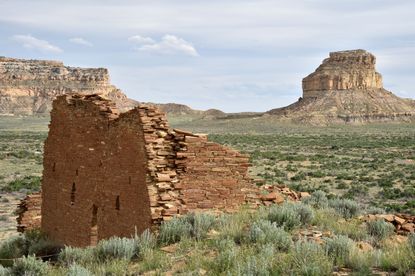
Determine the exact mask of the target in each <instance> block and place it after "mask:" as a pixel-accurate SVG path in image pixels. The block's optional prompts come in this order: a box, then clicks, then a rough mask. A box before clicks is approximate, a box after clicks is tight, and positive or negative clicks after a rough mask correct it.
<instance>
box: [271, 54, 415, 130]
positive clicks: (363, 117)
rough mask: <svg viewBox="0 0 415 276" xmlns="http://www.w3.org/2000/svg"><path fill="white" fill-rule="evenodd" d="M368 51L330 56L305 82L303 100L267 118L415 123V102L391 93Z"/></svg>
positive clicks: (324, 122) (304, 120)
mask: <svg viewBox="0 0 415 276" xmlns="http://www.w3.org/2000/svg"><path fill="white" fill-rule="evenodd" d="M375 64H376V58H375V56H374V55H372V54H371V53H369V52H366V51H365V50H352V51H342V52H334V53H330V57H329V58H327V59H325V60H324V61H323V63H322V64H321V65H320V66H319V67H318V68H317V69H316V71H315V72H314V73H312V74H310V75H309V76H307V77H306V78H304V79H303V97H302V98H300V99H299V100H298V102H296V103H294V104H292V105H289V106H287V107H283V108H277V109H273V110H270V111H268V112H267V115H275V116H278V117H279V119H280V120H283V121H284V120H285V121H289V122H301V123H311V124H330V123H344V122H346V123H367V122H389V121H415V101H414V100H410V99H402V98H399V97H397V96H396V95H394V94H393V93H392V92H389V91H387V90H386V89H384V88H383V85H382V76H381V75H380V74H379V73H378V72H376V70H375Z"/></svg>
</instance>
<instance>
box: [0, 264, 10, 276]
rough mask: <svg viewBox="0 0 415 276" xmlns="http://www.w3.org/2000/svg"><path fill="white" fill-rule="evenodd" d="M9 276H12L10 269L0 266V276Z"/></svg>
mask: <svg viewBox="0 0 415 276" xmlns="http://www.w3.org/2000/svg"><path fill="white" fill-rule="evenodd" d="M9 275H10V271H9V269H7V268H5V267H4V266H2V265H0V276H9Z"/></svg>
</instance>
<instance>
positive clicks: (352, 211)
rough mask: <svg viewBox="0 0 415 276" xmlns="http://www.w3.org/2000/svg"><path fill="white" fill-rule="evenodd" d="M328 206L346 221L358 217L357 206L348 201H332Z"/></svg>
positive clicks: (358, 208)
mask: <svg viewBox="0 0 415 276" xmlns="http://www.w3.org/2000/svg"><path fill="white" fill-rule="evenodd" d="M329 206H330V207H331V208H333V209H334V210H336V212H337V213H339V214H340V215H341V216H342V217H344V218H346V219H348V218H352V217H354V216H356V215H358V214H359V210H360V207H359V204H357V202H356V201H353V200H350V199H332V200H329Z"/></svg>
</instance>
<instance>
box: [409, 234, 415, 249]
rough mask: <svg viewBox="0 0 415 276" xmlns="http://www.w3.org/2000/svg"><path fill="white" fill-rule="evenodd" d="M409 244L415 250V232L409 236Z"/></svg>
mask: <svg viewBox="0 0 415 276" xmlns="http://www.w3.org/2000/svg"><path fill="white" fill-rule="evenodd" d="M408 245H409V248H411V249H412V250H413V251H414V252H415V233H412V234H410V235H409V236H408Z"/></svg>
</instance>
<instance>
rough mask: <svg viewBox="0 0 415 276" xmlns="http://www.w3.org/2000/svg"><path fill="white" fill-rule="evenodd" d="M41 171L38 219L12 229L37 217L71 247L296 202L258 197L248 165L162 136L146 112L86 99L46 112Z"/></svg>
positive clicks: (285, 193) (286, 194)
mask: <svg viewBox="0 0 415 276" xmlns="http://www.w3.org/2000/svg"><path fill="white" fill-rule="evenodd" d="M43 165H44V171H43V180H42V195H41V198H40V196H38V198H37V201H36V202H37V205H36V206H38V205H39V201H41V205H42V208H41V214H39V208H33V210H32V209H30V208H26V207H25V208H21V212H20V213H21V215H20V216H19V218H18V222H19V225H20V226H19V227H20V228H19V229H20V230H21V231H24V230H27V229H31V228H35V227H37V226H39V220H33V218H34V217H36V218H38V217H40V216H41V224H40V226H41V228H42V230H43V231H44V232H45V233H46V234H48V235H49V236H50V237H51V238H52V239H53V240H55V241H57V242H60V243H63V244H68V245H73V246H88V245H93V244H95V243H96V242H97V241H98V240H100V239H104V238H109V237H111V236H127V237H129V236H131V235H133V234H134V233H135V232H142V231H144V230H145V229H148V228H154V227H156V226H157V225H159V224H160V223H162V222H163V221H168V220H170V219H171V218H172V217H173V216H177V215H183V214H186V213H188V212H198V211H204V210H210V211H220V212H223V211H226V212H233V211H236V210H237V209H238V208H239V207H240V206H241V205H242V204H246V203H249V204H251V205H252V206H253V207H256V206H259V205H263V204H266V205H269V204H272V203H281V202H282V201H284V200H285V198H292V199H298V198H299V196H298V195H297V194H295V193H293V192H291V191H290V190H289V189H287V188H282V187H277V186H264V187H263V188H261V189H260V188H258V187H257V186H256V185H255V184H254V183H253V181H252V179H250V177H249V175H248V168H249V156H247V155H244V154H241V153H239V152H237V151H235V150H233V149H230V148H227V147H225V146H222V145H219V144H216V143H213V142H210V141H208V140H207V136H206V135H202V134H193V133H189V132H186V131H182V130H177V129H172V128H170V127H169V125H168V122H167V120H166V116H165V114H164V113H162V112H160V111H159V110H158V109H157V108H156V107H154V106H150V105H139V106H137V107H136V108H134V109H132V110H130V111H128V112H125V113H121V114H120V113H119V112H118V110H117V109H116V107H115V105H114V104H113V103H112V102H111V101H109V100H107V99H105V98H103V97H101V96H100V95H95V94H94V95H80V94H73V95H63V96H60V97H58V98H57V99H56V100H55V101H54V102H53V110H52V112H51V123H50V125H49V135H48V138H47V139H46V141H45V147H44V164H43ZM29 202H31V201H30V200H26V201H23V203H22V206H23V205H25V206H26V205H30V204H28V203H29ZM34 214H36V216H35V215H34Z"/></svg>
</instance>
